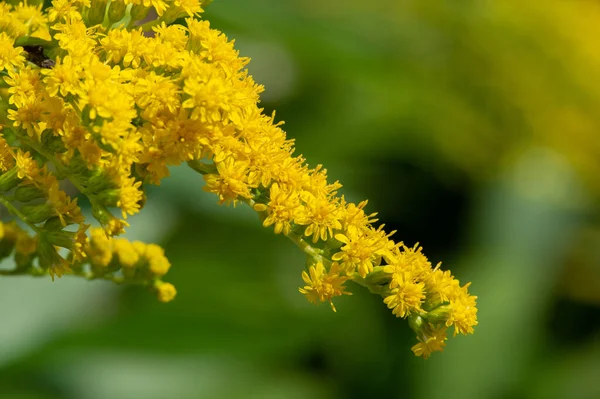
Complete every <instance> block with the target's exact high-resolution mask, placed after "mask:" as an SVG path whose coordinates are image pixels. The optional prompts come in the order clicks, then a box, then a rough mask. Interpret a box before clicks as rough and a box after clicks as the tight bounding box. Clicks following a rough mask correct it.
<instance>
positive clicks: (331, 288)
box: [299, 262, 352, 312]
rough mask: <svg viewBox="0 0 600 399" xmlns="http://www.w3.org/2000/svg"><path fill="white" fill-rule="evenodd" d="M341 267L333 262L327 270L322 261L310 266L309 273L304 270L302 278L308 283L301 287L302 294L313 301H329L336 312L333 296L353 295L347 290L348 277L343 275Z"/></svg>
mask: <svg viewBox="0 0 600 399" xmlns="http://www.w3.org/2000/svg"><path fill="white" fill-rule="evenodd" d="M340 271H341V269H340V267H339V265H338V264H337V263H333V264H332V265H331V267H330V269H329V271H327V270H326V269H325V266H323V264H322V263H321V262H319V263H317V264H316V265H312V266H310V268H309V270H308V273H306V272H302V280H304V282H305V283H306V285H305V286H304V288H299V291H300V293H301V294H304V295H306V298H307V299H308V300H309V301H310V302H312V303H318V302H325V301H327V302H329V304H330V305H331V309H333V311H334V312H335V311H336V310H335V306H334V305H333V301H332V299H333V297H336V296H340V295H352V294H351V293H349V292H347V291H345V289H346V288H345V287H344V283H345V282H346V281H347V280H348V277H346V276H341V275H340V274H339V273H340Z"/></svg>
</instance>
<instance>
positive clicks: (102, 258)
mask: <svg viewBox="0 0 600 399" xmlns="http://www.w3.org/2000/svg"><path fill="white" fill-rule="evenodd" d="M87 255H88V258H89V259H90V262H92V265H95V266H101V267H106V266H108V264H109V263H110V261H111V260H112V257H113V251H112V240H111V239H110V238H108V237H107V236H106V233H105V232H104V230H103V229H98V228H95V229H91V230H90V247H89V249H88V254H87Z"/></svg>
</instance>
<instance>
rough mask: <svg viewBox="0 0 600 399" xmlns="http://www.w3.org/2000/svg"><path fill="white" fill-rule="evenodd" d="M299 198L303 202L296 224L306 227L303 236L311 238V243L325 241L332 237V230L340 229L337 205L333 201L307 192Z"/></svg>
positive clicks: (322, 195) (323, 195)
mask: <svg viewBox="0 0 600 399" xmlns="http://www.w3.org/2000/svg"><path fill="white" fill-rule="evenodd" d="M300 198H301V199H302V201H303V202H304V208H303V212H302V216H300V217H299V218H298V219H297V223H298V224H301V225H308V227H307V228H306V230H305V231H304V235H306V236H309V237H310V236H313V240H312V241H313V243H316V242H317V241H319V240H322V241H327V239H328V238H329V237H332V236H333V230H340V229H341V228H342V224H341V223H340V220H339V218H340V212H339V208H338V203H337V201H336V200H335V199H331V198H328V197H326V196H325V194H321V195H319V196H315V195H313V194H311V193H309V192H307V191H304V192H302V193H301V194H300Z"/></svg>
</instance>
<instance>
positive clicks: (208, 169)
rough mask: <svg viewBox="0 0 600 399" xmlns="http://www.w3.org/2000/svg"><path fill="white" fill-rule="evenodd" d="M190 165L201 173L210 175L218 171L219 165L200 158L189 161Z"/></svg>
mask: <svg viewBox="0 0 600 399" xmlns="http://www.w3.org/2000/svg"><path fill="white" fill-rule="evenodd" d="M187 164H188V166H189V167H190V168H192V169H194V170H195V171H196V172H198V173H200V174H201V175H210V174H215V173H217V167H216V166H215V164H209V163H204V162H202V161H200V160H193V161H188V163H187Z"/></svg>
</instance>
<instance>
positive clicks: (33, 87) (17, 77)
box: [4, 65, 40, 107]
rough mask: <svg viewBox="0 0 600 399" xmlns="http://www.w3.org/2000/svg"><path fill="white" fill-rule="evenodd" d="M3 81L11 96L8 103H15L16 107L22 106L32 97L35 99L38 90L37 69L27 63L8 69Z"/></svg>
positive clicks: (38, 74) (38, 77)
mask: <svg viewBox="0 0 600 399" xmlns="http://www.w3.org/2000/svg"><path fill="white" fill-rule="evenodd" d="M4 81H5V82H6V83H7V84H8V85H9V86H10V88H9V89H8V92H9V93H10V94H11V96H10V98H9V99H8V103H9V104H15V105H16V106H17V107H21V106H23V105H24V104H25V103H27V102H29V101H30V99H32V98H34V99H35V98H36V97H37V93H38V92H39V90H40V73H39V69H34V68H32V67H31V66H29V65H28V66H26V67H24V68H20V69H19V70H12V69H10V70H9V71H8V76H6V77H4Z"/></svg>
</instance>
